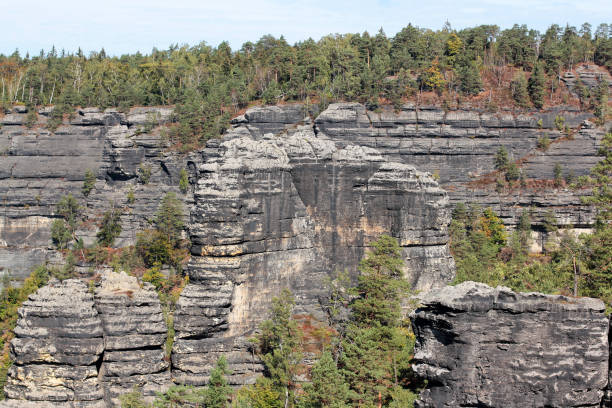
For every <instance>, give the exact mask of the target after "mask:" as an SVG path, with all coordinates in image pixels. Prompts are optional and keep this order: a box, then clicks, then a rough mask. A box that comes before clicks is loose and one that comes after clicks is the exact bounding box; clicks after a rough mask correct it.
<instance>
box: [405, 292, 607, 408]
mask: <svg viewBox="0 0 612 408" xmlns="http://www.w3.org/2000/svg"><path fill="white" fill-rule="evenodd" d="M421 302H422V306H421V307H420V308H419V309H417V310H416V311H415V312H414V314H413V316H412V324H413V329H414V332H415V334H416V347H415V354H414V359H415V364H414V366H413V367H414V370H415V372H416V373H417V374H418V375H419V376H421V377H422V378H423V379H426V380H428V383H427V388H426V389H425V390H424V391H423V392H422V393H421V396H420V400H419V401H418V402H417V406H419V407H436V408H442V407H476V406H477V407H491V408H493V407H504V408H506V407H593V408H595V407H599V406H600V403H601V401H602V396H603V394H604V389H605V388H606V385H607V383H608V369H609V368H608V359H609V343H608V327H609V320H608V318H607V317H606V315H605V314H604V310H605V307H604V304H603V302H601V301H600V300H596V299H590V298H568V297H565V296H552V295H542V294H539V293H514V292H512V291H510V290H509V289H507V288H503V287H498V288H495V289H493V288H490V287H488V286H486V285H484V284H480V283H474V282H465V283H462V284H460V285H458V286H455V287H445V288H443V289H440V290H437V291H432V292H430V293H428V294H427V295H425V296H424V297H423V298H422V299H421Z"/></svg>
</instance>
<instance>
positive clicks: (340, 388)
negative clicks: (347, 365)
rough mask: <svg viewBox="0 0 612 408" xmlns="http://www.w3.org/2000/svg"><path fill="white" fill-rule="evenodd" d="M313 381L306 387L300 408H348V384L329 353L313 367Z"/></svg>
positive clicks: (322, 356)
mask: <svg viewBox="0 0 612 408" xmlns="http://www.w3.org/2000/svg"><path fill="white" fill-rule="evenodd" d="M311 380H312V382H311V383H310V384H306V385H305V386H304V397H303V402H302V403H301V404H300V408H327V407H329V408H348V406H349V405H348V404H347V401H348V398H349V388H348V384H347V383H346V380H345V379H344V375H342V373H341V372H340V370H338V367H337V365H336V362H335V361H334V358H333V356H332V354H331V353H330V352H329V351H324V352H323V354H321V357H320V358H319V361H317V363H316V364H315V365H314V366H313V367H312V371H311Z"/></svg>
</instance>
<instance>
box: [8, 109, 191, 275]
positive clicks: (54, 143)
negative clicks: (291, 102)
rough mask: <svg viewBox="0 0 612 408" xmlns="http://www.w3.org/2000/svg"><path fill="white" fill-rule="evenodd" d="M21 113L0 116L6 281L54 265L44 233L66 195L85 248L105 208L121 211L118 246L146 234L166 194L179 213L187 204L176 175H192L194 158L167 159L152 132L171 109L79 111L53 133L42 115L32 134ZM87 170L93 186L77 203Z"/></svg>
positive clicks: (155, 132)
mask: <svg viewBox="0 0 612 408" xmlns="http://www.w3.org/2000/svg"><path fill="white" fill-rule="evenodd" d="M26 112H27V110H26V109H25V108H24V107H21V108H14V109H13V110H12V111H11V112H10V113H8V114H5V115H4V116H0V125H1V126H0V200H1V201H0V271H2V273H9V274H10V275H11V277H12V278H13V280H15V281H17V282H19V281H21V280H23V278H24V277H25V276H27V274H29V272H30V271H31V270H32V269H33V267H34V266H35V265H38V264H40V263H44V262H45V261H51V262H58V261H57V256H56V253H55V252H54V251H53V250H52V245H51V236H50V227H51V224H52V223H53V221H54V220H55V219H56V218H57V217H58V215H57V213H56V205H57V203H58V202H59V201H60V199H61V198H62V197H63V196H65V195H67V194H72V195H73V196H74V197H76V198H77V200H78V201H79V204H80V205H81V211H82V213H83V222H82V223H80V224H79V229H78V231H77V235H78V236H79V237H80V238H82V239H83V240H84V242H85V244H91V243H92V242H93V241H94V240H95V237H96V232H97V224H98V223H99V221H100V220H101V219H102V215H103V213H104V212H105V211H107V210H109V209H110V208H111V207H113V206H114V207H116V208H119V209H120V210H121V211H120V212H121V225H122V232H121V235H120V237H119V238H118V239H117V240H116V242H115V244H116V245H117V246H125V245H129V244H132V243H133V242H134V241H135V239H136V233H137V232H138V231H141V230H143V229H146V228H149V227H150V220H151V217H152V216H153V214H155V212H156V211H157V207H158V206H159V202H160V198H161V197H162V196H163V195H164V194H165V193H166V192H169V191H172V192H175V193H176V194H177V196H178V197H179V198H181V199H182V200H183V201H184V203H185V206H186V207H187V206H189V205H190V203H191V202H192V199H193V196H192V194H191V191H190V190H189V191H187V192H186V193H185V194H183V193H181V192H180V191H179V178H180V171H181V170H182V169H186V170H187V171H188V173H190V174H195V171H191V169H195V164H194V162H193V160H194V159H195V160H197V159H198V156H197V155H193V154H191V155H179V154H175V153H172V152H168V151H167V141H164V139H163V138H162V137H161V136H160V131H159V128H158V127H157V126H158V125H160V124H164V123H166V122H167V121H168V120H169V119H170V115H171V114H172V109H171V108H154V107H152V108H133V109H131V110H130V111H128V112H127V113H122V112H118V111H116V110H113V109H107V110H104V111H102V110H99V109H97V108H86V109H80V110H78V111H76V112H75V113H74V115H72V116H71V117H70V118H69V119H66V120H65V121H64V123H63V124H62V125H61V126H60V127H59V128H57V130H56V131H55V132H51V131H49V130H48V129H47V128H46V127H45V123H46V121H47V118H48V115H49V114H50V110H49V109H48V108H45V109H41V110H40V111H39V115H38V123H36V124H35V126H34V127H32V128H26V127H25V126H24V124H25V123H26V116H27V113H26ZM87 170H91V171H92V172H93V173H94V174H95V175H96V182H95V188H94V189H93V190H92V192H91V193H90V194H89V196H87V197H85V196H84V195H83V194H82V192H81V190H82V187H83V180H84V178H85V173H86V171H87ZM130 191H131V194H132V195H133V200H130V199H129V195H130ZM185 212H186V214H188V209H187V208H185ZM82 269H83V270H84V271H87V269H88V268H87V267H86V266H85V267H84V268H82Z"/></svg>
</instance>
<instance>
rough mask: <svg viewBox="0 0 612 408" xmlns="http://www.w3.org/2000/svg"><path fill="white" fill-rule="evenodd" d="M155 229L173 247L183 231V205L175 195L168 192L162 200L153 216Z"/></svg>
mask: <svg viewBox="0 0 612 408" xmlns="http://www.w3.org/2000/svg"><path fill="white" fill-rule="evenodd" d="M155 227H156V229H157V230H158V231H159V232H160V233H162V234H164V235H165V236H166V237H168V240H169V241H170V242H171V243H172V244H173V245H174V244H176V243H177V242H178V240H179V239H180V237H181V232H182V230H183V203H182V202H181V200H179V199H178V198H177V196H176V194H175V193H173V192H169V193H167V194H166V195H165V196H164V198H162V202H161V204H160V206H159V209H158V210H157V213H156V215H155Z"/></svg>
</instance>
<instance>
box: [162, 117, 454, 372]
mask: <svg viewBox="0 0 612 408" xmlns="http://www.w3.org/2000/svg"><path fill="white" fill-rule="evenodd" d="M242 130H243V129H236V130H235V131H233V132H230V134H228V135H227V136H226V140H225V141H224V142H222V143H219V144H218V145H217V144H215V143H210V144H209V146H208V148H207V149H206V150H205V151H204V159H203V164H202V165H201V166H200V167H199V172H200V174H199V177H198V184H197V186H196V189H195V202H196V204H195V207H194V209H193V211H192V214H191V222H190V224H191V229H190V232H191V242H192V248H191V252H192V259H191V262H190V264H189V268H188V272H189V278H190V280H189V282H190V283H189V285H188V286H187V287H186V288H185V290H184V291H183V293H182V295H181V298H180V299H179V302H178V304H177V310H176V313H175V329H176V341H175V344H174V350H173V356H172V364H173V367H174V371H173V375H174V377H175V379H176V380H177V381H179V382H184V383H189V384H202V383H205V382H206V380H207V376H208V372H209V371H210V369H211V368H212V366H213V365H214V363H215V361H216V359H217V357H218V355H219V353H224V354H226V356H228V362H229V364H230V369H231V370H232V371H233V373H234V374H233V376H232V378H231V381H232V383H234V384H244V383H249V382H252V381H253V380H254V376H255V375H256V374H258V372H259V371H261V366H259V365H258V362H257V361H255V360H254V357H253V355H252V353H251V352H250V351H249V350H248V348H247V347H246V345H247V344H248V342H247V340H248V337H249V336H250V334H251V333H252V330H253V329H255V328H256V327H257V325H258V323H259V322H261V320H262V319H264V318H265V316H266V312H267V310H268V307H269V304H270V299H271V298H272V297H273V296H275V295H276V294H278V293H279V292H280V290H281V289H282V288H285V287H288V288H290V289H291V290H292V291H293V293H294V294H295V296H296V299H297V310H296V313H298V314H303V315H311V316H313V317H314V318H315V319H319V320H325V315H324V313H323V309H322V302H324V299H325V297H326V294H327V293H326V289H325V286H324V284H323V282H324V281H325V279H326V278H327V277H329V276H330V275H331V274H332V273H333V272H334V271H337V270H338V269H339V268H346V270H348V271H350V272H351V273H352V276H353V277H355V276H356V266H357V264H358V262H359V260H360V259H361V257H362V256H363V254H364V251H365V249H366V247H367V246H368V244H369V242H371V241H373V240H375V239H376V238H377V237H378V236H379V235H380V234H383V233H386V234H392V235H394V236H395V237H397V238H398V239H399V241H400V245H401V246H402V251H403V255H404V257H405V259H406V270H405V274H406V277H407V278H408V279H409V280H410V281H411V282H412V283H413V285H414V287H416V288H418V289H429V288H431V287H437V286H439V285H441V284H443V283H444V282H448V281H449V280H450V279H452V277H453V273H454V267H453V261H452V258H451V256H450V253H449V249H448V233H447V226H448V224H449V221H450V218H449V208H448V199H447V197H446V194H445V193H444V192H443V191H442V190H441V189H440V188H439V187H438V186H437V184H436V183H435V182H434V181H433V180H432V179H431V178H430V176H429V175H427V174H425V173H421V172H419V171H417V170H416V169H415V168H414V167H411V166H408V165H406V164H400V163H392V162H388V161H386V160H385V159H384V158H383V157H382V156H381V155H380V154H379V153H378V152H377V151H376V150H374V149H371V148H368V147H363V146H346V147H344V148H337V147H336V145H335V144H334V143H333V142H332V141H330V140H325V139H322V138H318V137H316V136H315V134H314V132H313V130H312V128H311V127H310V126H302V127H298V128H297V129H294V130H293V132H291V134H286V135H283V136H281V137H275V136H272V135H268V136H263V137H260V138H253V137H252V136H250V135H248V134H246V133H244V132H243V131H242Z"/></svg>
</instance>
